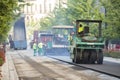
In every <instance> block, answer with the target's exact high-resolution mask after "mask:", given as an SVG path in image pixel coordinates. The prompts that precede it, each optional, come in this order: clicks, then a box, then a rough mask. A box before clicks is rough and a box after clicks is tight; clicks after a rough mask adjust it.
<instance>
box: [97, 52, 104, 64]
mask: <svg viewBox="0 0 120 80" xmlns="http://www.w3.org/2000/svg"><path fill="white" fill-rule="evenodd" d="M97 63H98V64H103V52H102V50H99V52H98V54H97Z"/></svg>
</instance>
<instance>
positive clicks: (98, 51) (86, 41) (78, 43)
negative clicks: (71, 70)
mask: <svg viewBox="0 0 120 80" xmlns="http://www.w3.org/2000/svg"><path fill="white" fill-rule="evenodd" d="M81 25H82V27H83V28H82V29H81V30H83V31H82V32H79V31H80V26H81ZM101 26H102V21H101V20H76V27H75V34H74V35H72V38H71V39H70V46H69V48H68V50H69V52H70V58H71V59H72V61H73V62H74V63H82V64H94V63H97V64H103V49H104V44H105V41H104V39H103V38H102V35H101V33H102V32H101Z"/></svg>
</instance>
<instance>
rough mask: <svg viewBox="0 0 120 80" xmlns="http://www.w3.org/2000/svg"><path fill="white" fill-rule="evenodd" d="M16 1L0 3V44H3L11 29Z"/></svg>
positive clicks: (4, 0) (3, 0) (6, 0)
mask: <svg viewBox="0 0 120 80" xmlns="http://www.w3.org/2000/svg"><path fill="white" fill-rule="evenodd" d="M16 6H17V0H1V1H0V42H3V41H4V40H5V39H6V37H7V34H8V32H9V30H10V28H11V22H12V21H13V19H14V18H13V16H14V10H15V8H16Z"/></svg>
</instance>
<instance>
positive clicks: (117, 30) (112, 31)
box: [101, 0, 120, 39]
mask: <svg viewBox="0 0 120 80" xmlns="http://www.w3.org/2000/svg"><path fill="white" fill-rule="evenodd" d="M101 2H102V5H103V6H104V7H105V8H106V17H105V19H104V21H105V22H106V23H107V26H106V27H107V29H105V30H104V33H105V34H104V36H105V37H107V38H119V39H120V0H101Z"/></svg>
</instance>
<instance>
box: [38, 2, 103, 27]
mask: <svg viewBox="0 0 120 80" xmlns="http://www.w3.org/2000/svg"><path fill="white" fill-rule="evenodd" d="M66 5H67V8H65V7H62V6H61V5H60V6H59V7H56V8H55V9H54V11H53V13H51V14H50V15H49V16H48V17H46V18H45V19H42V20H41V22H40V24H41V27H47V26H48V28H49V27H50V26H52V25H74V22H75V21H76V20H77V19H103V17H104V15H103V14H102V13H100V8H101V7H100V6H101V4H100V3H99V4H96V0H68V3H67V4H66ZM46 20H47V21H46Z"/></svg>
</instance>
